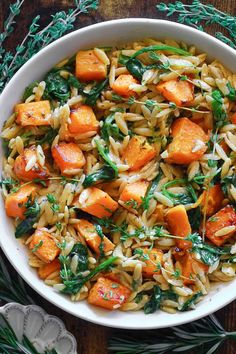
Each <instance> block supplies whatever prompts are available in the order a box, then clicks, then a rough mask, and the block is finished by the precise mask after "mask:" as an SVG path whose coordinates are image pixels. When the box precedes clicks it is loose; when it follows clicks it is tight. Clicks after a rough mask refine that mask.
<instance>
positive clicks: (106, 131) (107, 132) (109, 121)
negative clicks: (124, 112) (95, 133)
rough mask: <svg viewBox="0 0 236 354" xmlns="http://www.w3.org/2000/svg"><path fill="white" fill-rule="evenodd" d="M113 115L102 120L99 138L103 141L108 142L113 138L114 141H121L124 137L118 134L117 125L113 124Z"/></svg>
mask: <svg viewBox="0 0 236 354" xmlns="http://www.w3.org/2000/svg"><path fill="white" fill-rule="evenodd" d="M114 117H115V114H114V113H112V114H110V115H109V116H107V117H106V118H105V120H104V123H103V126H102V129H101V137H102V139H104V140H105V141H109V137H110V136H111V137H113V138H114V139H115V140H123V139H124V135H123V134H122V133H121V132H120V130H119V128H118V127H117V125H116V124H115V123H114Z"/></svg>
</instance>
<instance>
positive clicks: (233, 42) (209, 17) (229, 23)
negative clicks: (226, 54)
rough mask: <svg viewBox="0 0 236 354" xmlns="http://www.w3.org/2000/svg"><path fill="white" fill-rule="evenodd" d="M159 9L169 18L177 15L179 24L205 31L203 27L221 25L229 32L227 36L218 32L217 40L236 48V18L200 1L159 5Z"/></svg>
mask: <svg viewBox="0 0 236 354" xmlns="http://www.w3.org/2000/svg"><path fill="white" fill-rule="evenodd" d="M156 7H157V9H158V10H159V11H162V12H167V16H168V17H169V16H172V15H174V14H176V15H177V22H179V23H185V24H187V25H189V26H192V27H195V28H197V29H199V30H200V31H203V25H205V26H207V25H212V24H217V25H220V26H221V27H222V28H223V29H224V30H226V31H227V35H228V36H229V37H230V38H229V37H228V36H226V35H224V34H223V33H222V32H216V33H215V36H216V38H218V39H220V40H221V41H222V42H224V43H226V44H228V45H229V46H230V47H232V48H234V49H235V48H236V17H235V16H231V15H229V14H227V13H225V12H222V11H220V10H218V9H217V8H216V7H214V6H213V5H210V4H203V3H202V2H201V1H199V0H194V1H192V4H189V5H187V4H183V3H182V2H181V1H176V2H173V3H168V4H164V3H159V4H157V5H156Z"/></svg>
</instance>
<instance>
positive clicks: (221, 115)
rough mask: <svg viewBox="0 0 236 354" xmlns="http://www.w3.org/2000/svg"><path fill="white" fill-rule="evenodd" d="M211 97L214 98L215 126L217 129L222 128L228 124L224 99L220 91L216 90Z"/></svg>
mask: <svg viewBox="0 0 236 354" xmlns="http://www.w3.org/2000/svg"><path fill="white" fill-rule="evenodd" d="M211 97H212V98H213V100H212V103H211V106H212V112H213V116H214V118H215V126H216V128H220V127H222V126H223V125H225V124H226V118H227V115H226V112H225V110H224V108H223V98H222V95H221V92H220V91H219V90H214V91H213V92H212V94H211Z"/></svg>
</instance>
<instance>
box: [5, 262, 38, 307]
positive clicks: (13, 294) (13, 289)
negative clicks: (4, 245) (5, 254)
mask: <svg viewBox="0 0 236 354" xmlns="http://www.w3.org/2000/svg"><path fill="white" fill-rule="evenodd" d="M0 300H2V301H3V302H19V303H20V304H23V305H28V304H34V301H33V300H32V299H31V297H30V296H29V295H28V294H27V292H26V289H25V285H24V282H23V280H22V279H21V278H20V276H18V278H17V280H13V279H11V277H10V274H9V272H8V269H7V267H6V265H5V263H4V261H3V259H2V257H1V256H0Z"/></svg>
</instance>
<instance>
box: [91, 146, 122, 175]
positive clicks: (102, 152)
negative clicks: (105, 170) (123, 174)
mask: <svg viewBox="0 0 236 354" xmlns="http://www.w3.org/2000/svg"><path fill="white" fill-rule="evenodd" d="M95 144H96V146H97V149H98V152H99V154H100V155H101V157H102V158H103V160H104V161H105V162H106V163H107V164H108V165H109V166H110V167H111V168H112V169H113V170H114V174H115V177H117V176H118V168H117V166H116V164H115V163H114V162H113V161H112V160H111V159H110V157H109V155H108V150H107V148H105V147H104V146H102V144H101V142H100V141H99V140H98V139H95Z"/></svg>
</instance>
